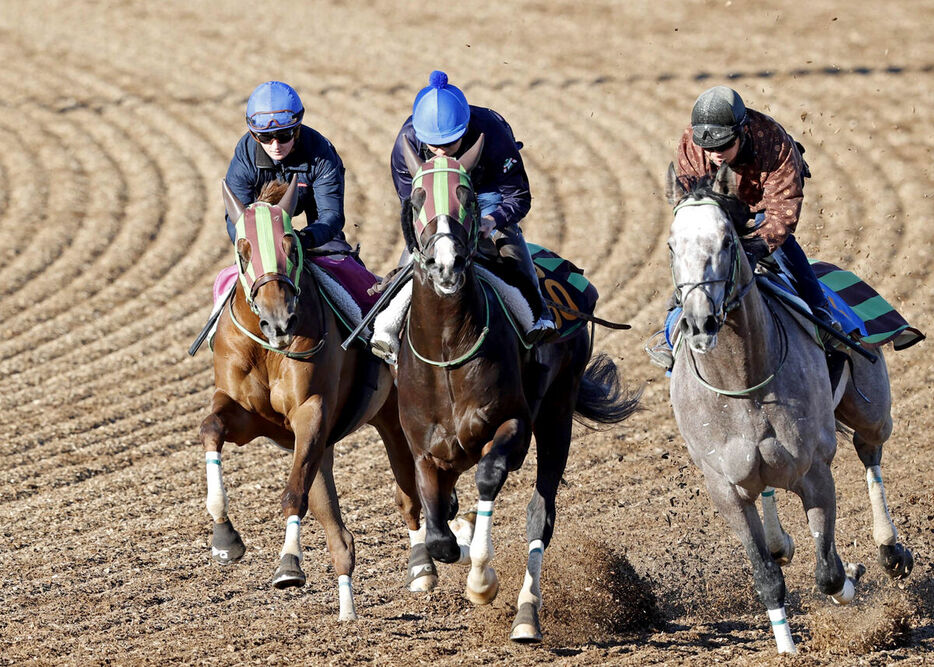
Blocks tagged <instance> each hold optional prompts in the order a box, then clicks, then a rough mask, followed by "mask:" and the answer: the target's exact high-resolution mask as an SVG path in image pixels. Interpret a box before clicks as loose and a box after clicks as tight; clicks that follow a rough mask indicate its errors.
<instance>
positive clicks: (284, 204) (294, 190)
mask: <svg viewBox="0 0 934 667" xmlns="http://www.w3.org/2000/svg"><path fill="white" fill-rule="evenodd" d="M297 201H298V174H292V181H291V182H290V183H289V188H288V189H287V190H286V191H285V194H284V195H282V199H280V200H279V203H278V206H279V208H281V209H282V210H283V211H285V212H286V213H288V214H289V217H290V218H291V217H292V213H293V212H294V211H295V204H296V202H297Z"/></svg>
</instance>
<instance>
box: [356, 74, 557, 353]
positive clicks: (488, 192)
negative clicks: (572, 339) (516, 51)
mask: <svg viewBox="0 0 934 667" xmlns="http://www.w3.org/2000/svg"><path fill="white" fill-rule="evenodd" d="M481 134H483V135H484V137H485V141H484V145H483V152H482V153H481V154H480V160H479V162H478V164H477V166H475V167H474V168H473V170H472V171H471V172H470V179H471V181H472V183H473V186H474V191H475V192H476V193H477V201H478V204H479V206H480V215H481V221H480V233H481V235H483V236H485V237H489V238H490V240H492V241H493V242H494V244H495V246H496V248H497V250H498V251H499V255H500V257H501V258H503V259H504V260H506V261H507V262H509V263H510V264H512V265H513V266H514V267H515V268H517V269H519V270H520V271H521V272H522V274H523V275H524V276H525V278H526V282H527V287H528V288H529V289H533V290H534V291H535V292H534V298H533V299H532V301H533V303H531V304H530V305H531V306H532V310H533V315H534V317H535V318H536V320H535V323H534V324H533V326H532V328H531V329H530V330H529V331H528V332H527V336H528V337H529V338H530V339H531V340H533V341H541V340H543V339H545V338H546V337H547V336H548V335H550V334H551V333H552V332H554V330H555V321H554V318H553V316H552V314H551V311H550V310H549V309H548V307H547V306H546V305H545V302H544V299H543V298H542V294H541V290H540V288H539V285H538V276H537V274H536V272H535V265H534V264H533V263H532V257H531V256H530V254H529V249H528V247H527V246H526V244H525V239H524V238H523V236H522V230H521V229H520V228H519V221H520V220H522V218H524V217H525V215H526V214H527V213H528V212H529V208H530V207H531V205H532V195H531V193H530V192H529V179H528V176H527V175H526V172H525V166H524V165H523V164H522V156H521V155H519V149H520V148H521V147H522V144H520V143H518V142H516V139H515V137H514V136H513V133H512V128H511V127H509V124H508V123H507V122H506V121H505V120H504V119H503V117H502V116H500V115H499V114H498V113H496V112H495V111H493V110H492V109H486V108H484V107H478V106H471V105H469V104H468V103H467V99H466V98H465V97H464V93H463V92H461V90H460V89H459V88H457V87H456V86H452V85H450V84H449V83H448V77H447V75H446V74H445V73H444V72H441V71H437V70H435V71H434V72H432V73H431V76H430V77H429V83H428V86H426V87H425V88H423V89H422V90H421V91H419V93H418V95H416V96H415V102H414V104H413V105H412V115H411V116H409V117H408V118H407V119H406V121H405V123H403V124H402V129H400V130H399V134H398V136H397V137H396V142H395V145H394V146H393V150H392V157H391V160H390V164H391V169H392V179H393V183H394V184H395V187H396V193H397V194H398V195H399V200H400V201H401V202H403V204H404V203H405V201H406V200H407V199H408V198H409V196H410V195H411V192H412V175H411V174H410V173H409V170H408V167H407V166H406V163H405V156H404V153H403V145H404V144H403V142H408V144H409V145H410V146H411V147H412V149H413V150H414V151H415V153H416V155H418V156H420V157H421V158H422V159H423V160H426V161H427V160H429V159H431V158H433V157H437V156H449V157H454V158H459V157H460V156H461V155H462V154H463V153H464V152H465V151H467V149H469V148H470V147H471V146H473V145H474V143H475V142H476V141H477V139H478V138H479V136H480V135H481ZM408 260H409V257H408V253H404V254H403V259H402V261H401V262H400V264H404V263H407V262H408ZM379 325H380V322H379V320H377V322H376V326H375V329H377V330H375V331H374V335H373V351H374V353H375V354H377V355H378V356H381V357H383V358H385V359H388V360H390V361H393V360H394V358H395V353H396V351H397V350H398V331H397V330H395V327H388V326H387V327H384V328H380V326H379Z"/></svg>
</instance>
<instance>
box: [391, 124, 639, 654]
mask: <svg viewBox="0 0 934 667" xmlns="http://www.w3.org/2000/svg"><path fill="white" fill-rule="evenodd" d="M405 146H406V147H407V148H408V144H405ZM482 149H483V137H482V136H481V137H480V139H479V140H478V141H477V143H476V144H475V145H474V146H473V147H471V148H470V149H469V150H468V151H467V152H466V153H465V154H464V156H463V157H462V158H461V159H460V160H459V161H458V160H455V159H453V158H447V157H436V158H434V159H432V160H431V161H429V162H427V163H422V161H421V160H420V159H419V158H418V157H417V156H416V155H415V153H414V152H413V151H412V150H411V149H410V150H409V151H407V154H406V163H407V166H408V169H409V171H410V172H411V173H412V176H413V182H412V185H413V190H412V199H411V202H412V217H411V219H409V218H408V216H406V219H405V220H404V221H403V224H404V225H408V224H411V225H412V226H413V227H412V228H411V229H407V230H406V233H407V236H408V237H409V238H414V246H415V247H414V248H413V256H414V261H415V270H414V277H413V282H412V303H411V308H410V311H409V321H408V322H407V325H406V330H407V331H406V333H405V334H404V336H405V340H406V341H407V343H406V342H403V343H402V345H401V346H400V353H399V363H398V371H397V377H396V382H397V386H398V389H399V406H400V418H401V421H402V427H403V429H404V430H405V434H406V436H407V438H408V441H409V446H410V447H411V449H412V454H413V455H414V457H415V470H416V480H417V483H418V493H419V496H420V498H421V501H422V506H423V507H424V509H425V523H426V540H425V544H426V546H427V550H428V553H429V554H430V556H431V557H432V558H434V559H436V560H439V561H442V562H445V563H453V562H464V563H466V562H467V561H468V560H469V562H470V564H471V567H470V572H469V574H468V576H467V588H466V594H467V597H468V598H469V599H470V601H471V602H473V603H475V604H487V603H489V602H491V601H492V600H493V599H494V598H495V597H496V594H497V592H498V589H499V583H498V579H497V576H496V573H495V571H494V570H493V568H492V567H491V566H490V561H491V559H492V558H493V543H492V540H491V532H490V528H491V524H492V516H493V505H494V502H495V500H496V496H497V494H498V493H499V491H500V489H501V488H502V487H503V484H504V483H505V481H506V476H507V474H508V473H509V472H510V471H514V470H517V469H518V468H519V467H520V466H521V465H522V463H523V461H524V460H525V457H526V454H527V452H528V451H529V445H530V441H531V437H532V435H533V433H534V435H535V443H536V451H537V457H538V464H537V465H538V467H537V473H536V482H535V489H534V491H533V494H532V499H531V502H530V503H529V505H528V514H527V529H526V530H527V538H528V549H529V551H528V566H527V572H526V576H525V582H524V584H523V586H522V589H521V591H520V592H519V598H518V613H517V616H516V619H515V622H514V624H513V629H512V634H511V639H513V640H515V641H529V642H533V641H540V640H541V637H542V635H541V626H540V624H539V619H538V611H539V609H540V608H541V604H542V596H541V590H540V583H539V582H540V574H541V566H542V558H543V555H544V550H545V548H546V547H547V546H548V543H549V542H550V540H551V536H552V531H553V529H554V522H555V495H556V493H557V490H558V483H559V482H560V480H561V476H562V474H563V473H564V469H565V465H566V463H567V457H568V451H569V448H570V443H571V424H572V419H573V418H574V416H575V413H576V414H577V415H579V416H581V417H584V418H586V419H589V420H592V421H595V422H600V423H607V424H610V423H616V422H619V421H622V420H623V419H625V418H626V417H628V416H629V415H630V414H631V413H632V412H633V411H634V410H635V408H636V404H637V400H638V397H637V396H631V395H629V394H627V393H626V392H624V391H622V390H621V388H620V381H619V377H618V375H617V371H616V366H615V365H614V364H613V362H612V361H611V360H610V359H609V358H607V357H606V356H605V355H598V356H597V357H595V358H594V359H593V361H592V363H590V365H589V366H588V362H590V361H591V353H592V347H591V345H592V343H591V340H590V335H589V334H588V332H587V330H586V328H583V327H582V328H580V329H579V330H578V331H577V333H575V334H574V335H572V336H570V337H569V338H567V339H565V340H559V341H556V342H553V343H548V344H544V345H540V346H538V347H532V346H529V345H526V344H525V342H524V341H522V340H521V339H520V337H519V334H518V333H517V331H516V330H515V329H514V328H513V326H512V325H511V324H510V321H509V320H508V319H507V315H506V313H505V312H504V311H503V310H502V309H501V308H500V307H498V306H497V305H496V304H497V297H496V295H495V294H493V293H492V291H491V288H490V286H489V285H488V284H487V283H486V282H485V281H484V280H482V279H481V277H479V275H478V272H475V271H474V268H473V267H474V265H473V259H474V253H475V251H476V248H477V242H478V215H477V210H478V209H477V206H476V196H475V193H474V191H473V186H472V184H471V180H470V176H469V172H470V170H471V169H472V168H473V167H474V166H475V165H476V162H477V159H478V157H479V155H480V152H481V151H482ZM409 232H412V233H411V234H410V233H409ZM473 466H477V472H476V484H477V491H478V496H479V502H478V506H477V517H476V524H475V527H474V532H473V536H472V539H471V540H470V544H469V548H468V547H467V546H466V545H464V544H463V542H459V540H458V539H457V537H461V538H462V535H461V534H460V533H459V534H458V536H457V537H455V535H454V533H452V531H451V528H450V526H449V525H448V523H447V519H448V517H449V512H450V502H451V494H452V491H453V489H454V486H455V482H456V481H457V479H458V477H459V476H460V475H461V473H463V472H465V471H466V470H468V469H470V468H471V467H473Z"/></svg>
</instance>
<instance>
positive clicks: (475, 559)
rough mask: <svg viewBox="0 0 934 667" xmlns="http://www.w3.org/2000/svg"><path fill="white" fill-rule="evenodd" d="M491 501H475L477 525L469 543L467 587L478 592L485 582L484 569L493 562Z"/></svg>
mask: <svg viewBox="0 0 934 667" xmlns="http://www.w3.org/2000/svg"><path fill="white" fill-rule="evenodd" d="M492 526H493V501H492V500H478V501H477V523H476V524H474V529H473V539H472V540H471V541H470V572H469V573H468V574H467V585H468V586H469V587H470V588H473V589H474V590H480V589H481V588H482V587H483V586H484V585H485V584H484V583H483V582H485V581H486V569H487V565H489V563H490V561H491V560H493V536H492V535H491V532H490V529H491V528H492ZM462 552H463V549H462Z"/></svg>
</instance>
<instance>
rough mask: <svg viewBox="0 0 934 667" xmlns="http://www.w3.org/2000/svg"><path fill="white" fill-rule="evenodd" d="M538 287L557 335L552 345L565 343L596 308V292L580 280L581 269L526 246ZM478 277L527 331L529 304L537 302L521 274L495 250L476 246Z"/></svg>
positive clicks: (537, 247) (529, 325) (539, 249)
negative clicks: (548, 309) (492, 289)
mask: <svg viewBox="0 0 934 667" xmlns="http://www.w3.org/2000/svg"><path fill="white" fill-rule="evenodd" d="M527 245H528V248H529V253H530V254H531V256H532V262H533V263H534V265H535V272H536V274H537V276H538V287H539V289H540V290H541V293H542V295H543V296H544V297H545V302H546V303H547V304H548V306H549V308H551V312H552V314H553V315H554V318H555V326H556V328H557V335H556V337H555V338H553V339H552V340H553V341H560V340H565V339H567V338H569V337H571V336H573V335H574V334H575V333H576V332H577V331H578V329H580V327H582V326H584V324H585V323H586V319H584V318H585V317H587V316H592V315H593V314H594V310H595V308H596V305H597V299H598V298H599V296H600V295H599V293H598V292H597V288H596V287H595V286H594V285H593V283H591V282H590V281H589V280H588V279H587V278H585V277H584V271H583V269H581V268H579V267H577V266H576V265H575V264H574V263H573V262H571V261H569V260H567V259H565V258H563V257H561V256H560V255H558V254H557V253H555V252H552V251H551V250H549V249H547V248H545V247H543V246H540V245H536V244H534V243H527ZM480 250H481V253H480V255H479V258H480V259H479V260H478V268H479V271H478V275H479V276H480V277H481V279H483V280H485V282H487V283H488V284H490V285H491V286H492V287H493V288H494V290H496V292H497V295H498V296H499V297H500V299H501V300H502V301H503V305H504V306H505V307H506V310H507V314H509V315H510V316H512V317H514V318H515V319H516V320H517V321H518V324H519V325H520V326H521V327H522V331H528V329H530V328H531V326H532V307H531V306H530V305H529V302H530V301H531V300H532V299H535V298H537V297H536V296H535V295H532V294H531V290H532V289H534V288H533V286H532V285H529V284H528V279H527V278H526V277H525V275H524V274H523V273H522V271H520V270H517V269H515V268H513V267H512V266H510V263H509V262H506V261H503V260H502V258H501V257H499V254H498V253H497V252H496V249H495V248H493V247H492V243H491V244H489V247H487V248H485V247H484V245H483V244H481V246H480Z"/></svg>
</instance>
